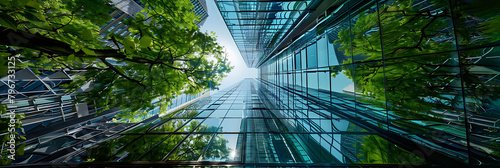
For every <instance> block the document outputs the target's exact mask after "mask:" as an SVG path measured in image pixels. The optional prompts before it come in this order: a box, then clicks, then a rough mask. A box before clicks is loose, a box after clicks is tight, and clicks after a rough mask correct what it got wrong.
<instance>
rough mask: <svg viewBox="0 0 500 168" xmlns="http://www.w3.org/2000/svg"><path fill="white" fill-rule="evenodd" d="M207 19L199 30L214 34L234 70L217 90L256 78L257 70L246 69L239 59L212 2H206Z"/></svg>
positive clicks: (230, 37)
mask: <svg viewBox="0 0 500 168" xmlns="http://www.w3.org/2000/svg"><path fill="white" fill-rule="evenodd" d="M207 8H208V18H207V20H206V21H205V24H203V26H202V27H201V28H200V29H201V31H202V32H211V31H212V32H215V35H216V36H217V42H218V43H219V45H221V46H224V48H225V51H226V53H227V54H228V59H229V61H230V62H231V66H233V67H234V68H233V69H232V70H231V72H230V73H229V74H228V75H227V76H226V77H225V78H224V79H223V80H222V82H221V85H220V86H219V89H221V90H222V89H225V88H227V87H229V86H231V85H233V84H235V83H237V82H239V81H241V80H243V79H245V78H257V74H258V70H257V69H256V68H248V67H247V65H246V64H245V61H243V57H241V54H240V51H239V50H238V47H237V46H236V43H234V40H233V37H232V36H231V34H230V33H229V30H228V29H227V26H226V23H225V22H224V20H223V19H222V16H221V15H220V12H219V9H217V6H216V5H215V2H214V1H213V0H207Z"/></svg>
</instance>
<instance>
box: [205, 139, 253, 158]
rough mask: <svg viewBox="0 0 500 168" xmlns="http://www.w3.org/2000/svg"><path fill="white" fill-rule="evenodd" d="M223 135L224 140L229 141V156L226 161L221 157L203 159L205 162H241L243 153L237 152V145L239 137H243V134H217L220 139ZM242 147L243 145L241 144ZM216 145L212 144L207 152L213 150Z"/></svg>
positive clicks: (227, 144) (227, 145)
mask: <svg viewBox="0 0 500 168" xmlns="http://www.w3.org/2000/svg"><path fill="white" fill-rule="evenodd" d="M221 135H222V138H223V139H226V140H227V143H226V147H227V149H228V150H229V156H228V158H227V160H226V159H224V158H221V157H207V156H206V155H205V156H204V157H203V161H239V160H240V156H241V151H237V150H236V147H237V146H236V145H237V144H238V136H243V134H217V135H215V136H217V137H219V136H221ZM240 145H242V144H241V143H240ZM213 149H214V145H213V144H211V145H210V146H209V147H208V149H207V150H213Z"/></svg>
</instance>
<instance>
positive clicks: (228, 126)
mask: <svg viewBox="0 0 500 168" xmlns="http://www.w3.org/2000/svg"><path fill="white" fill-rule="evenodd" d="M240 126H241V118H239V119H233V118H231V119H230V118H226V119H224V121H222V124H221V125H220V129H219V132H239V131H240Z"/></svg>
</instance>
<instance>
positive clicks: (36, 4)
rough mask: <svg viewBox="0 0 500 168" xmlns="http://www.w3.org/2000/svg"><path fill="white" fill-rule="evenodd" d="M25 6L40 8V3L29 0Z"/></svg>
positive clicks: (35, 0)
mask: <svg viewBox="0 0 500 168" xmlns="http://www.w3.org/2000/svg"><path fill="white" fill-rule="evenodd" d="M26 6H29V7H32V8H35V9H40V4H38V2H37V0H31V1H29V2H28V3H26Z"/></svg>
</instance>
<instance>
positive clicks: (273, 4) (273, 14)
mask: <svg viewBox="0 0 500 168" xmlns="http://www.w3.org/2000/svg"><path fill="white" fill-rule="evenodd" d="M216 4H217V7H218V8H219V10H220V12H221V15H222V18H223V19H224V21H225V22H226V25H227V28H228V29H229V31H230V32H231V35H232V36H233V38H234V41H235V42H236V45H237V46H238V49H239V50H240V53H241V55H242V56H243V59H244V60H245V63H246V64H247V66H248V67H256V66H257V63H258V61H259V59H260V56H261V55H263V54H267V52H269V50H271V49H272V48H273V47H275V46H276V45H278V43H279V42H280V40H281V39H282V38H283V36H285V34H286V33H287V32H288V30H289V29H291V28H292V26H294V25H295V23H296V22H298V21H299V20H298V19H299V18H303V17H304V15H305V14H306V13H307V11H306V10H309V9H310V6H311V0H298V1H283V2H280V1H255V0H243V1H241V0H216Z"/></svg>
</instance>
